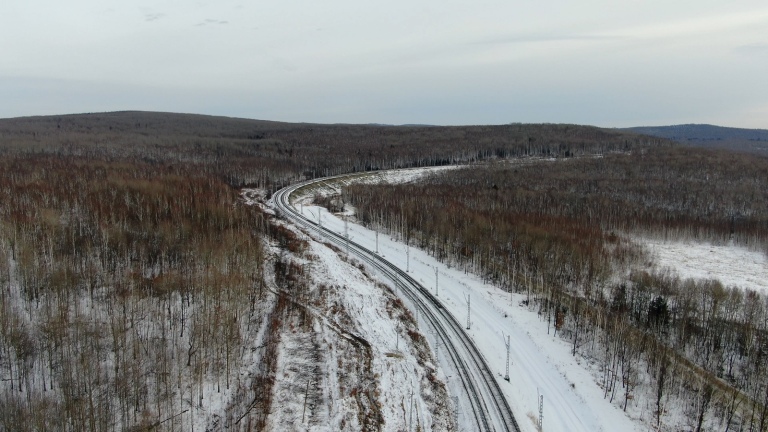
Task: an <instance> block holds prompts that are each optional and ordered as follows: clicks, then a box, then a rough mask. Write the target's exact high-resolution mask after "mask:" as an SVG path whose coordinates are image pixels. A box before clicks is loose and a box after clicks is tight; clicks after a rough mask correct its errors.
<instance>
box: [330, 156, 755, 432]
mask: <svg viewBox="0 0 768 432" xmlns="http://www.w3.org/2000/svg"><path fill="white" fill-rule="evenodd" d="M766 183H768V160H766V159H762V158H755V157H754V156H744V155H736V154H730V153H723V152H712V151H705V150H693V149H685V148H682V149H649V150H647V151H642V152H633V153H632V154H631V155H606V156H605V157H602V158H579V159H572V160H560V161H538V162H533V163H531V162H524V163H500V164H498V165H495V166H494V165H492V166H489V167H487V168H480V167H473V169H466V170H452V171H448V172H445V173H443V174H440V175H435V176H432V177H429V178H427V179H426V180H424V181H423V182H421V183H418V184H406V185H353V186H349V187H347V188H345V190H344V200H345V202H348V203H350V204H351V205H353V206H354V207H355V208H356V209H357V215H358V218H360V219H361V220H362V221H363V222H364V223H366V224H369V225H373V226H376V227H378V228H379V229H385V230H389V231H390V232H397V233H400V234H401V235H402V236H403V237H404V238H405V240H406V241H408V242H409V243H411V244H416V245H417V246H419V247H421V248H423V249H426V250H428V251H430V252H431V253H432V254H433V255H434V256H436V257H437V258H438V259H440V260H442V261H445V262H448V263H449V264H451V265H454V266H458V267H461V268H464V269H466V270H467V271H473V272H476V273H478V274H480V275H482V276H483V278H484V280H487V281H490V282H493V283H495V284H498V285H501V286H502V287H504V288H505V289H508V290H512V291H516V292H523V293H526V294H527V297H526V300H525V302H526V303H528V305H529V307H538V309H539V312H540V313H541V314H542V316H543V317H544V318H545V319H546V320H547V321H548V322H549V323H550V324H551V328H552V330H553V331H556V332H560V334H561V336H563V337H565V338H567V339H568V340H569V341H570V342H571V343H572V352H573V354H574V355H575V354H580V355H585V356H587V357H591V358H593V359H595V361H596V362H597V363H598V364H600V366H601V368H602V371H603V374H604V379H603V382H602V383H601V385H603V386H604V388H605V391H606V393H605V396H606V397H607V398H610V399H611V400H612V401H613V400H614V399H615V398H621V400H622V405H623V407H624V408H625V409H626V408H627V404H628V403H630V402H631V401H632V400H633V399H634V398H635V397H636V396H640V395H643V394H648V393H649V392H650V391H649V389H651V388H653V392H655V394H656V395H657V396H658V399H657V400H655V401H650V400H644V401H637V400H636V401H635V402H634V403H635V404H640V403H645V404H652V405H653V408H654V410H655V411H656V414H655V415H656V418H655V419H656V421H657V424H658V425H661V424H662V423H663V419H664V417H665V413H667V411H666V409H667V408H669V406H668V405H665V404H667V403H669V404H671V403H672V402H671V401H677V403H678V404H680V405H679V406H678V407H677V410H678V411H679V410H683V411H685V414H686V415H687V417H686V418H687V419H689V425H690V426H691V429H697V430H700V429H701V427H702V425H703V424H704V423H705V418H707V417H706V416H709V415H712V414H713V413H714V415H715V418H716V419H717V421H720V422H721V424H722V425H723V427H724V429H728V428H736V429H738V427H742V428H745V429H746V430H760V431H762V430H766V428H768V411H766V407H768V371H766V368H765V367H764V365H763V363H764V362H765V355H766V353H767V352H768V327H767V325H766V322H767V321H766V319H767V318H768V313H767V312H768V304H767V303H766V298H765V296H763V295H761V294H758V293H755V292H749V291H747V292H746V293H745V292H744V291H742V290H739V289H736V288H726V287H723V286H722V285H720V284H719V283H717V282H699V283H697V282H693V281H680V280H678V279H675V278H672V277H669V276H668V275H663V274H662V275H659V274H648V273H645V272H642V271H634V272H631V270H630V269H632V268H634V264H635V263H636V262H637V260H638V259H639V258H642V251H641V250H640V249H639V248H637V247H636V246H635V245H634V244H633V243H632V242H631V241H630V240H628V239H627V237H626V234H633V235H654V236H665V237H668V238H672V239H675V238H694V239H697V240H702V241H716V242H725V241H728V240H734V241H735V242H736V243H737V244H742V245H746V246H750V247H761V248H765V246H766V243H768V242H767V240H768V223H767V221H768V209H767V207H766V205H767V204H766V203H768V196H766V191H768V184H766ZM617 280H619V281H622V282H618V283H617V282H616V281H617ZM654 386H655V387H654ZM639 389H644V390H645V391H639ZM690 402H694V405H695V407H694V408H690V407H689V406H685V403H690ZM689 408H690V409H689Z"/></svg>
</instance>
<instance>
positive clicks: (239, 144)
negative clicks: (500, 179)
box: [0, 111, 670, 186]
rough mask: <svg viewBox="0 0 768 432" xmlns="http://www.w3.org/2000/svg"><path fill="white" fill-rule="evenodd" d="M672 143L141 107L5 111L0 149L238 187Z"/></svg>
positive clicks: (544, 128)
mask: <svg viewBox="0 0 768 432" xmlns="http://www.w3.org/2000/svg"><path fill="white" fill-rule="evenodd" d="M667 145H670V142H669V141H667V140H664V139H659V138H654V137H649V136H643V135H639V134H637V133H632V132H625V131H618V130H611V129H600V128H596V127H591V126H575V125H556V124H534V125H528V124H510V125H500V126H450V127H448V126H375V125H318V124H306V123H280V122H269V121H260V120H249V119H236V118H228V117H213V116H203V115H192V114H170V113H155V112H136V111H133V112H113V113H99V114H77V115H61V116H46V117H25V118H14V119H4V120H0V153H5V154H14V153H19V152H21V153H27V154H29V153H45V154H56V155H65V156H66V155H69V156H78V157H80V156H88V157H91V158H93V157H99V158H102V157H107V158H111V159H114V158H119V159H125V158H128V159H140V160H142V161H145V162H160V163H194V164H197V165H200V166H201V167H203V168H204V169H206V170H210V171H213V172H215V173H216V174H218V175H221V176H223V177H224V178H225V179H226V181H227V182H228V183H230V184H232V185H234V186H242V185H258V186H271V185H273V184H275V185H279V184H284V183H286V182H290V181H295V180H297V179H299V178H311V177H318V176H323V175H331V174H339V173H343V172H354V171H365V170H376V169H386V168H403V167H411V166H425V165H443V164H450V163H465V162H473V161H478V160H483V159H490V158H495V157H513V156H547V157H569V156H578V155H582V154H591V153H603V152H612V151H628V150H632V149H634V148H638V147H655V146H667Z"/></svg>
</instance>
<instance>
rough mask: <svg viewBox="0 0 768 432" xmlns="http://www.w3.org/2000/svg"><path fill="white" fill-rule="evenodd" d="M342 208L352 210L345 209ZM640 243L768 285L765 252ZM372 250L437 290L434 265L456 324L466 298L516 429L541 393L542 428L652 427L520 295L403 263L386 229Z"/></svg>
mask: <svg viewBox="0 0 768 432" xmlns="http://www.w3.org/2000/svg"><path fill="white" fill-rule="evenodd" d="M428 172H429V170H428V169H420V170H419V169H416V170H408V171H406V172H403V171H389V172H386V173H377V174H375V175H371V176H365V177H361V178H360V179H357V180H355V181H361V180H362V181H364V182H366V183H373V182H390V183H403V182H410V181H413V180H416V179H418V178H419V177H421V176H424V175H426V174H427V173H428ZM363 179H364V180H363ZM326 186H327V189H326V190H325V191H324V192H327V193H334V192H338V191H339V190H338V188H339V187H340V185H338V184H336V185H334V184H330V185H326ZM315 192H318V191H317V190H314V191H313V193H315ZM320 192H321V193H322V192H323V191H320ZM295 205H296V208H297V209H301V211H303V212H304V214H305V216H307V217H308V218H309V219H311V220H314V221H317V220H318V214H319V213H321V214H322V225H323V226H324V227H326V228H329V229H332V230H334V231H336V232H338V233H340V234H343V233H344V229H345V228H344V222H343V220H342V219H341V218H340V217H341V215H332V214H329V213H328V211H327V210H326V209H324V208H320V207H316V206H312V205H311V196H310V195H306V196H304V197H303V198H299V199H297V200H296V201H295ZM352 210H353V209H352ZM348 213H351V211H350V209H348ZM345 217H347V218H348V219H350V223H349V224H348V230H349V237H350V239H351V240H352V241H354V242H357V243H359V244H361V245H363V246H364V247H367V248H369V249H371V250H374V249H376V248H377V245H376V233H375V232H374V231H371V230H368V229H366V228H364V227H362V226H360V225H357V224H354V223H352V222H351V221H352V220H353V219H354V218H353V217H352V215H351V214H348V215H346V216H345ZM639 241H640V242H641V243H643V244H644V245H646V247H647V248H648V250H649V252H650V255H651V258H652V260H653V261H654V265H655V266H656V267H669V268H671V269H672V270H673V271H675V272H677V273H678V274H679V276H680V277H681V278H689V277H690V278H699V279H700V278H704V279H709V278H716V279H719V280H720V281H721V282H722V283H723V284H724V285H727V286H730V285H736V286H740V287H743V288H750V289H755V290H761V291H763V292H765V291H768V283H766V281H768V259H766V256H765V254H763V253H759V252H753V251H750V250H747V249H744V248H739V247H734V246H713V245H707V244H690V243H668V242H660V241H654V240H649V239H640V240H639ZM378 250H379V251H380V253H381V255H382V256H383V257H384V258H385V259H387V260H389V261H391V262H393V263H395V264H397V265H398V266H399V267H401V268H403V269H406V268H409V269H410V272H411V275H412V276H413V277H414V278H415V279H416V280H418V281H420V282H421V283H422V285H424V286H425V287H427V288H429V289H432V290H434V289H435V268H437V270H438V274H439V277H438V297H439V298H440V300H441V301H442V302H443V304H444V306H445V307H446V308H447V309H448V310H450V311H451V312H452V313H453V314H454V316H455V317H456V318H457V319H458V320H459V321H460V322H466V319H467V297H468V296H469V297H470V298H471V310H470V316H469V318H470V321H471V329H470V330H469V331H468V333H469V334H470V335H471V336H472V338H473V340H474V341H475V343H476V344H477V346H478V348H479V349H480V350H481V352H482V353H483V355H484V356H485V358H486V361H487V362H488V364H489V366H490V367H491V369H492V370H494V371H496V374H497V380H498V382H499V384H500V386H501V388H502V390H503V391H504V393H505V395H506V397H507V400H508V402H509V403H510V405H511V406H512V409H513V410H514V412H515V416H516V418H517V420H518V422H519V423H520V427H521V428H522V430H524V431H535V430H537V426H536V420H537V419H538V417H539V400H540V399H539V395H542V396H543V402H544V403H543V430H545V431H600V430H602V431H639V430H648V429H653V427H652V426H651V422H650V420H651V419H652V418H653V412H652V409H651V408H648V407H644V406H641V405H642V404H635V403H633V402H630V404H629V407H628V410H627V411H628V412H626V413H625V412H623V411H622V410H621V409H620V408H619V407H618V406H616V405H613V404H611V403H610V402H609V401H608V400H607V399H605V398H604V397H603V394H604V392H603V389H602V388H600V387H599V386H598V385H597V384H596V380H595V378H594V376H593V372H592V369H591V366H590V365H589V364H586V363H585V360H584V358H582V357H573V356H572V355H571V354H570V346H569V345H568V344H567V343H566V342H565V341H563V340H561V339H560V338H559V337H554V336H553V334H552V332H551V331H550V328H549V325H548V323H547V322H546V321H545V320H543V319H542V318H541V317H540V316H539V315H538V314H537V313H536V312H535V311H531V310H529V309H528V308H527V307H526V306H523V305H522V300H523V299H524V297H523V296H521V295H516V294H509V293H506V292H504V291H502V290H500V289H498V288H496V287H493V286H490V285H487V284H484V283H483V282H482V280H481V279H480V278H478V277H475V276H474V275H471V274H465V273H464V272H462V271H458V270H456V269H452V268H449V267H447V266H445V265H443V264H441V263H439V262H437V261H436V260H434V259H433V258H431V257H430V256H429V255H427V254H426V253H424V252H422V251H419V250H417V249H414V248H410V254H409V255H410V262H406V260H407V258H406V257H407V254H406V246H405V245H404V244H403V243H402V242H400V241H399V240H398V239H395V238H392V237H389V236H386V235H379V236H378ZM425 331H428V330H427V329H422V332H425ZM505 336H510V339H511V350H510V373H509V375H510V381H509V382H506V381H505V380H504V379H503V377H504V374H505V368H506V347H505V344H504V337H505ZM432 342H433V339H432V338H431V337H430V343H432ZM441 369H442V366H441ZM440 375H441V376H444V377H445V378H446V379H447V381H448V383H447V384H448V388H449V389H450V390H451V391H454V392H455V391H457V390H456V389H458V388H459V386H457V385H456V384H455V383H452V382H451V379H452V377H451V376H450V372H446V371H444V372H443V373H441V374H440ZM462 420H465V419H462V418H461V417H460V426H462V427H464V428H466V427H467V426H468V425H469V423H468V422H466V421H462ZM675 424H678V425H680V424H681V423H679V422H677V423H675Z"/></svg>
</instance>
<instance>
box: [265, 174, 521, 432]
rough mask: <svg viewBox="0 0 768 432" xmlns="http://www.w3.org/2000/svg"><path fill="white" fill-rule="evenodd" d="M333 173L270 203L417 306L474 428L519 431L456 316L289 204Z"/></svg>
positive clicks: (364, 250) (404, 276) (414, 284)
mask: <svg viewBox="0 0 768 432" xmlns="http://www.w3.org/2000/svg"><path fill="white" fill-rule="evenodd" d="M338 177H344V176H336V177H329V178H323V179H317V180H311V181H308V182H303V183H298V184H295V185H292V186H288V187H286V188H283V189H281V190H279V191H277V192H276V193H275V194H274V195H273V197H272V202H273V206H274V208H275V209H276V210H277V211H278V212H279V214H280V215H281V216H282V217H284V218H286V219H288V220H289V221H291V222H293V223H295V224H297V225H300V226H303V227H306V228H307V229H309V230H314V231H316V232H318V233H319V234H320V235H321V236H323V237H325V238H326V239H328V240H329V241H331V242H333V243H335V244H336V245H338V246H339V247H341V248H342V249H344V248H347V247H348V248H349V252H350V253H353V254H354V255H356V256H357V257H358V259H360V260H362V261H364V262H365V263H367V264H368V265H369V266H371V267H372V268H375V269H376V270H377V271H378V272H379V273H380V274H382V275H384V276H385V277H387V278H388V279H390V280H391V281H393V283H395V284H396V285H397V286H398V288H399V291H400V292H401V293H402V294H403V295H405V296H406V297H407V298H408V300H410V301H411V303H412V304H413V305H414V306H415V307H417V308H418V309H419V311H420V312H421V316H422V317H423V318H424V319H425V320H427V322H428V323H429V325H430V327H432V328H433V329H434V330H435V332H436V337H437V338H439V340H440V345H442V346H443V347H444V352H445V353H447V357H448V359H449V361H450V362H451V364H452V365H453V368H454V370H456V371H457V375H458V379H459V380H460V382H461V386H462V388H463V389H464V391H465V393H466V394H465V395H462V396H464V398H465V400H466V401H467V402H468V405H469V406H471V409H472V415H473V417H474V420H475V423H476V427H477V429H476V430H481V431H514V432H520V427H519V426H518V424H517V421H516V420H515V417H514V415H513V413H512V410H511V408H510V407H509V404H508V403H507V400H506V398H505V397H504V394H503V393H502V391H501V388H500V387H499V383H498V381H497V380H496V377H495V376H494V375H493V373H492V372H491V370H490V369H489V367H488V365H487V363H486V362H485V359H484V358H483V356H482V354H481V353H480V351H479V350H478V349H477V347H476V346H475V344H474V342H473V341H472V339H470V337H469V335H468V334H467V333H466V332H465V331H464V328H463V327H462V326H461V324H459V322H458V321H457V320H456V318H455V317H454V316H453V315H452V314H451V313H450V312H449V311H447V310H446V309H445V308H443V306H442V304H441V303H440V300H439V299H437V298H436V297H435V296H433V295H432V293H430V292H429V290H427V289H426V288H424V286H422V285H421V284H420V283H419V282H417V281H416V280H414V279H413V278H412V277H411V276H410V275H409V274H408V273H407V272H405V271H404V270H402V269H401V268H399V267H397V266H396V265H394V264H393V263H391V262H390V261H388V260H386V259H384V258H382V257H381V256H379V255H377V254H376V253H375V252H373V251H371V250H370V249H368V248H366V247H364V246H362V245H360V244H358V243H356V242H353V241H351V240H348V239H347V238H344V237H343V236H341V235H340V234H338V233H336V232H333V231H331V230H329V229H327V228H324V227H322V225H318V224H317V223H315V222H314V221H310V220H309V219H307V218H306V217H304V216H303V215H302V214H301V213H300V212H299V211H297V210H296V208H294V207H293V205H292V204H291V203H290V196H291V193H293V192H294V191H296V190H297V189H298V188H300V187H303V186H306V185H308V184H312V183H315V182H325V181H328V180H330V179H334V178H338ZM457 396H458V395H457Z"/></svg>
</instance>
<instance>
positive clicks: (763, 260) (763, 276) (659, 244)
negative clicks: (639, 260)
mask: <svg viewBox="0 0 768 432" xmlns="http://www.w3.org/2000/svg"><path fill="white" fill-rule="evenodd" d="M636 241H637V242H638V243H640V244H642V245H644V246H645V247H646V249H647V250H648V252H649V253H650V255H651V258H652V260H653V262H654V264H655V265H656V267H657V268H660V269H661V268H665V267H667V268H669V269H671V270H672V271H673V272H674V273H676V274H677V275H678V276H680V278H681V279H688V278H691V279H718V280H719V281H720V282H721V283H722V284H723V285H725V286H734V285H735V286H737V287H739V288H744V289H747V288H748V289H751V290H755V291H759V292H762V293H768V257H767V256H766V254H764V253H762V252H756V251H752V250H749V249H746V248H743V247H739V246H734V245H725V246H717V245H711V244H706V243H693V242H667V241H662V240H652V239H647V238H643V239H636Z"/></svg>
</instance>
